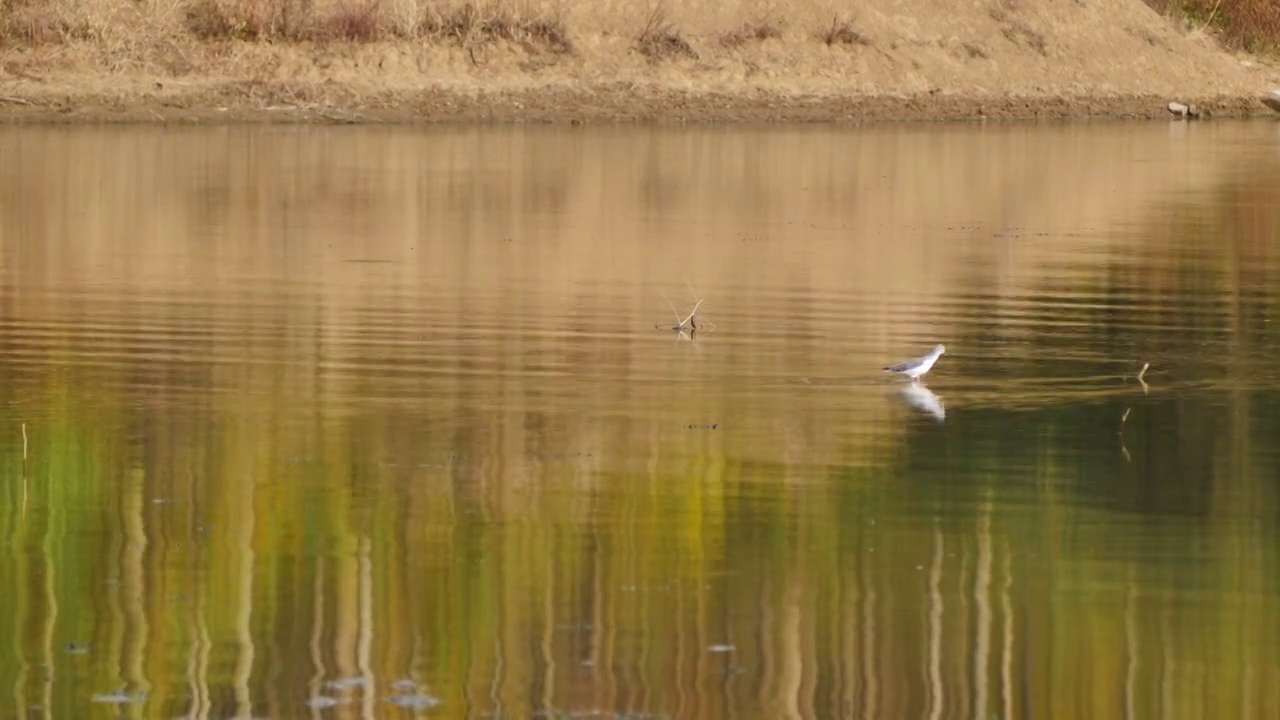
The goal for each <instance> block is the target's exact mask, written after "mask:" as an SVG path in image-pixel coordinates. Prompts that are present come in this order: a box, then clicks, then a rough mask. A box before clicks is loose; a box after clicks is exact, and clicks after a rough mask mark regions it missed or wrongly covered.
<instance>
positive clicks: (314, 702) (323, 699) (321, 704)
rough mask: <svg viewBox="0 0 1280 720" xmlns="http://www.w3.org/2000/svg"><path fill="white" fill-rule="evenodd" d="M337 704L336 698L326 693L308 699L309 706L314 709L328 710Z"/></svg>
mask: <svg viewBox="0 0 1280 720" xmlns="http://www.w3.org/2000/svg"><path fill="white" fill-rule="evenodd" d="M337 704H338V701H337V700H336V699H334V698H331V697H328V696H325V695H317V696H315V697H313V698H311V699H310V700H308V701H307V707H309V708H311V709H312V710H326V709H328V708H331V707H333V706H335V705H337Z"/></svg>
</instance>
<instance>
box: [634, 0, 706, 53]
mask: <svg viewBox="0 0 1280 720" xmlns="http://www.w3.org/2000/svg"><path fill="white" fill-rule="evenodd" d="M636 47H637V48H638V49H639V50H640V54H641V55H644V56H645V57H647V58H649V59H650V60H667V59H674V58H681V57H683V58H687V59H690V60H697V59H698V51H697V50H694V49H693V46H692V45H690V44H689V41H688V40H685V39H684V37H683V36H682V35H681V34H680V32H679V31H677V30H676V28H675V25H673V24H672V23H671V22H670V21H669V20H667V8H666V6H665V5H663V4H662V3H658V4H657V5H654V6H653V10H651V11H650V12H649V18H648V20H646V21H645V24H644V29H643V30H641V31H640V35H639V36H638V37H637V38H636Z"/></svg>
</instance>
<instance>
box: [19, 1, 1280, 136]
mask: <svg viewBox="0 0 1280 720" xmlns="http://www.w3.org/2000/svg"><path fill="white" fill-rule="evenodd" d="M114 1H115V0H98V2H114ZM841 7H846V8H850V7H851V9H845V10H837V9H835V6H834V5H832V4H829V3H815V2H796V3H791V4H788V5H777V4H769V5H762V4H758V3H750V2H736V3H735V2H732V1H729V2H726V3H717V4H714V5H713V4H711V3H708V2H706V0H701V1H700V2H692V1H691V0H686V1H685V2H677V3H672V4H670V5H667V6H665V14H664V17H663V22H660V23H656V24H654V23H650V22H649V21H650V19H651V18H652V17H653V12H652V6H648V5H641V4H638V3H625V2H613V1H612V0H587V1H586V2H584V3H582V4H580V5H575V6H574V7H573V8H571V9H568V10H565V11H563V12H559V13H557V14H556V15H555V17H557V18H558V19H559V20H560V21H561V22H562V23H563V26H564V28H565V29H566V30H567V33H568V37H569V40H570V42H571V44H572V50H571V51H569V52H565V51H563V49H562V48H559V47H555V46H553V45H551V44H548V43H545V42H539V41H538V40H537V38H533V39H523V40H521V41H519V42H511V41H507V40H498V41H486V40H485V39H484V38H476V37H472V38H471V39H469V40H467V41H460V40H458V39H456V38H448V37H440V36H436V37H429V38H426V39H421V38H418V39H391V40H381V41H376V42H364V43H348V42H310V41H306V42H240V41H219V42H206V41H198V40H196V39H195V38H194V37H193V36H192V35H191V34H190V33H189V32H187V31H185V30H184V28H183V26H182V24H181V21H179V20H174V19H173V17H174V14H173V13H167V14H166V15H165V16H164V17H156V16H153V15H148V16H145V17H142V18H140V19H139V20H138V21H137V22H134V23H128V22H125V23H123V24H121V20H120V19H119V16H118V15H112V16H110V17H111V18H113V19H112V20H110V21H102V22H111V23H117V24H121V26H120V27H115V26H114V25H107V26H104V27H103V28H100V29H99V31H97V32H95V33H91V35H93V37H94V39H92V40H71V41H67V42H59V43H45V44H42V45H39V46H37V47H30V46H16V47H15V46H9V47H8V48H2V49H0V118H8V119H14V120H24V119H27V120H35V119H64V120H94V119H102V120H112V119H120V120H210V119H228V120H230V119H321V120H323V119H327V120H332V121H362V120H422V121H431V120H449V119H500V120H537V121H541V120H552V121H574V120H583V121H593V120H615V119H657V120H691V121H699V120H703V121H715V120H757V121H760V120H763V121H769V120H842V121H858V120H882V119H917V120H920V119H924V120H928V119H953V118H976V117H1045V116H1052V117H1060V116H1125V115H1139V116H1160V115H1164V114H1165V110H1164V107H1165V104H1166V103H1167V102H1168V101H1170V100H1180V101H1183V102H1194V103H1198V104H1200V105H1201V106H1204V107H1206V108H1208V109H1211V110H1212V111H1214V112H1215V114H1217V115H1236V114H1244V113H1258V112H1269V111H1267V110H1266V109H1265V108H1264V107H1263V106H1262V105H1261V104H1260V103H1259V102H1258V100H1257V98H1258V97H1259V96H1260V95H1261V94H1262V93H1263V92H1264V91H1266V90H1268V89H1270V88H1273V87H1276V86H1280V68H1278V67H1277V65H1276V64H1275V63H1273V62H1267V61H1262V60H1259V59H1258V58H1253V57H1247V56H1244V55H1236V54H1232V53H1229V52H1227V51H1224V50H1223V49H1222V48H1221V47H1220V46H1219V45H1218V44H1217V43H1216V42H1215V41H1214V40H1213V39H1212V38H1211V37H1209V36H1207V35H1205V34H1204V33H1202V32H1197V31H1194V30H1191V31H1187V30H1186V29H1184V28H1179V27H1176V26H1175V25H1174V23H1173V22H1172V21H1170V20H1169V19H1167V18H1165V17H1162V16H1160V15H1158V14H1157V13H1156V12H1154V11H1153V10H1151V9H1150V8H1148V7H1147V6H1146V5H1145V4H1143V2H1142V1H1141V0H887V1H885V2H872V1H870V0H858V1H857V2H854V3H853V4H852V5H851V6H841ZM126 19H127V18H126ZM646 25H650V26H651V28H652V27H659V28H662V29H664V30H665V31H666V35H663V36H662V37H665V38H667V40H668V42H667V44H659V45H656V46H650V47H657V48H658V49H659V50H660V51H661V52H659V53H657V56H655V53H652V52H651V53H645V52H642V50H643V49H644V46H643V44H642V43H640V42H638V41H637V38H639V37H640V36H641V35H642V33H643V32H644V29H645V27H646ZM655 35H657V33H654V32H653V31H652V29H651V32H650V34H649V36H650V37H654V36H655ZM761 37H763V39H761Z"/></svg>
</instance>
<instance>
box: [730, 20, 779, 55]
mask: <svg viewBox="0 0 1280 720" xmlns="http://www.w3.org/2000/svg"><path fill="white" fill-rule="evenodd" d="M781 37H782V23H781V22H779V21H775V20H774V19H773V18H772V17H768V16H766V17H761V18H758V19H756V20H748V21H746V22H744V23H742V25H739V26H738V27H737V28H735V29H733V30H730V31H729V32H727V33H725V34H723V35H721V36H720V44H721V45H723V46H724V47H727V48H739V47H742V46H743V45H746V44H747V43H749V42H752V41H755V42H764V41H765V40H777V39H779V38H781Z"/></svg>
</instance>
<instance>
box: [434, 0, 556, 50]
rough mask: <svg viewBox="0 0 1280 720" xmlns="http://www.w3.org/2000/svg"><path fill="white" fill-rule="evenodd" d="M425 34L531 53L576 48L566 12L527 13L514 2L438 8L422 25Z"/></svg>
mask: <svg viewBox="0 0 1280 720" xmlns="http://www.w3.org/2000/svg"><path fill="white" fill-rule="evenodd" d="M418 30H419V32H420V33H421V34H424V35H435V36H439V37H446V38H452V39H454V40H457V41H458V42H460V43H462V44H464V45H474V44H484V43H490V42H496V41H501V40H505V41H508V42H513V43H518V44H520V45H522V46H524V48H525V49H526V50H527V51H530V52H537V51H548V52H553V53H560V54H572V53H573V52H575V47H574V43H573V40H572V38H570V36H569V30H568V27H567V26H566V24H565V20H564V16H563V14H562V13H559V12H557V13H555V14H550V15H544V14H532V13H530V14H526V13H525V12H522V11H520V10H518V9H517V8H516V7H515V6H514V5H513V4H512V3H510V2H501V1H492V2H488V3H485V4H484V5H477V4H476V3H472V2H465V3H463V4H461V5H454V6H451V7H445V8H443V9H436V10H435V11H434V12H432V13H430V14H429V15H428V16H427V18H426V19H425V20H424V21H423V22H422V23H421V24H420V25H419V28H418Z"/></svg>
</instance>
